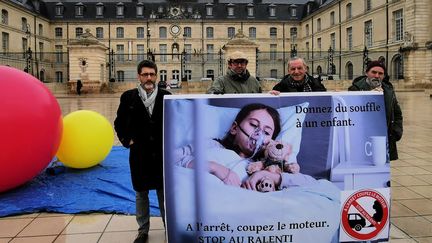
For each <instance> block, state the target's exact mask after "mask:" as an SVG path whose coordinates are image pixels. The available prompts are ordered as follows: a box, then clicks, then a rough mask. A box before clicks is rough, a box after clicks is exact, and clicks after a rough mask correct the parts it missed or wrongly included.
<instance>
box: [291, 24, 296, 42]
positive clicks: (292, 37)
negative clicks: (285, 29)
mask: <svg viewBox="0 0 432 243" xmlns="http://www.w3.org/2000/svg"><path fill="white" fill-rule="evenodd" d="M290 36H291V41H292V42H295V41H296V39H297V28H296V27H292V28H291V29H290Z"/></svg>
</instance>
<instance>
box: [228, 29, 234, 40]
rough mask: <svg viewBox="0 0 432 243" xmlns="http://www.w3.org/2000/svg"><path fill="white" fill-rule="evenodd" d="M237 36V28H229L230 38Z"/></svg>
mask: <svg viewBox="0 0 432 243" xmlns="http://www.w3.org/2000/svg"><path fill="white" fill-rule="evenodd" d="M234 35H235V28H234V27H228V38H230V39H231V38H233V37H234Z"/></svg>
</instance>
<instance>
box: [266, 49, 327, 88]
mask: <svg viewBox="0 0 432 243" xmlns="http://www.w3.org/2000/svg"><path fill="white" fill-rule="evenodd" d="M306 70H307V65H306V63H305V61H304V60H303V59H302V58H299V57H296V58H293V59H291V60H290V61H289V62H288V75H286V76H285V77H283V78H282V80H281V81H280V82H279V83H278V84H276V85H275V86H274V87H273V90H272V91H270V93H272V94H275V95H278V94H279V93H280V92H313V91H326V90H327V89H326V88H325V87H324V85H323V84H322V83H321V82H320V81H319V80H317V79H315V78H314V77H312V76H310V75H309V74H308V73H307V72H306Z"/></svg>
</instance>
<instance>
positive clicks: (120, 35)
mask: <svg viewBox="0 0 432 243" xmlns="http://www.w3.org/2000/svg"><path fill="white" fill-rule="evenodd" d="M116 37H117V38H124V28H123V27H117V29H116Z"/></svg>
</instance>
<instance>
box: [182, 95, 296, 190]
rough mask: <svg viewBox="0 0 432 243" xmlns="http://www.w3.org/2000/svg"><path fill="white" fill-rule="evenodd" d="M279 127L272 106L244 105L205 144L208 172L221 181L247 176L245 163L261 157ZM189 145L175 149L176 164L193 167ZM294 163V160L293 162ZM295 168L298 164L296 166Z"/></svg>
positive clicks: (234, 181) (234, 182) (238, 180)
mask: <svg viewBox="0 0 432 243" xmlns="http://www.w3.org/2000/svg"><path fill="white" fill-rule="evenodd" d="M280 130H281V125H280V118H279V113H278V111H277V110H276V109H274V108H272V107H270V106H267V105H264V104H259V103H254V104H249V105H246V106H244V107H243V108H242V109H241V110H240V111H239V113H238V114H237V116H236V118H235V120H234V122H233V123H232V125H231V127H230V129H229V131H228V132H227V133H226V135H225V136H224V137H223V138H222V139H212V140H211V141H209V143H208V144H207V145H206V153H205V156H206V160H207V161H209V172H210V173H211V174H212V175H214V176H215V177H217V178H218V179H219V180H221V181H222V182H223V183H225V184H227V185H232V186H241V185H242V184H243V183H244V182H245V181H246V180H247V178H248V174H247V171H246V167H247V165H248V164H249V162H251V161H259V160H260V158H262V157H263V149H264V148H265V146H266V145H267V144H268V143H269V142H270V141H271V140H274V139H275V138H276V137H277V135H278V134H279V132H280ZM192 153H193V149H192V147H191V146H190V145H188V146H186V147H183V148H180V149H178V150H177V151H176V154H177V158H180V159H178V160H177V164H178V165H180V166H183V167H187V168H193V167H194V160H193V156H192ZM297 166H298V164H297ZM298 170H299V167H298Z"/></svg>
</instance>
